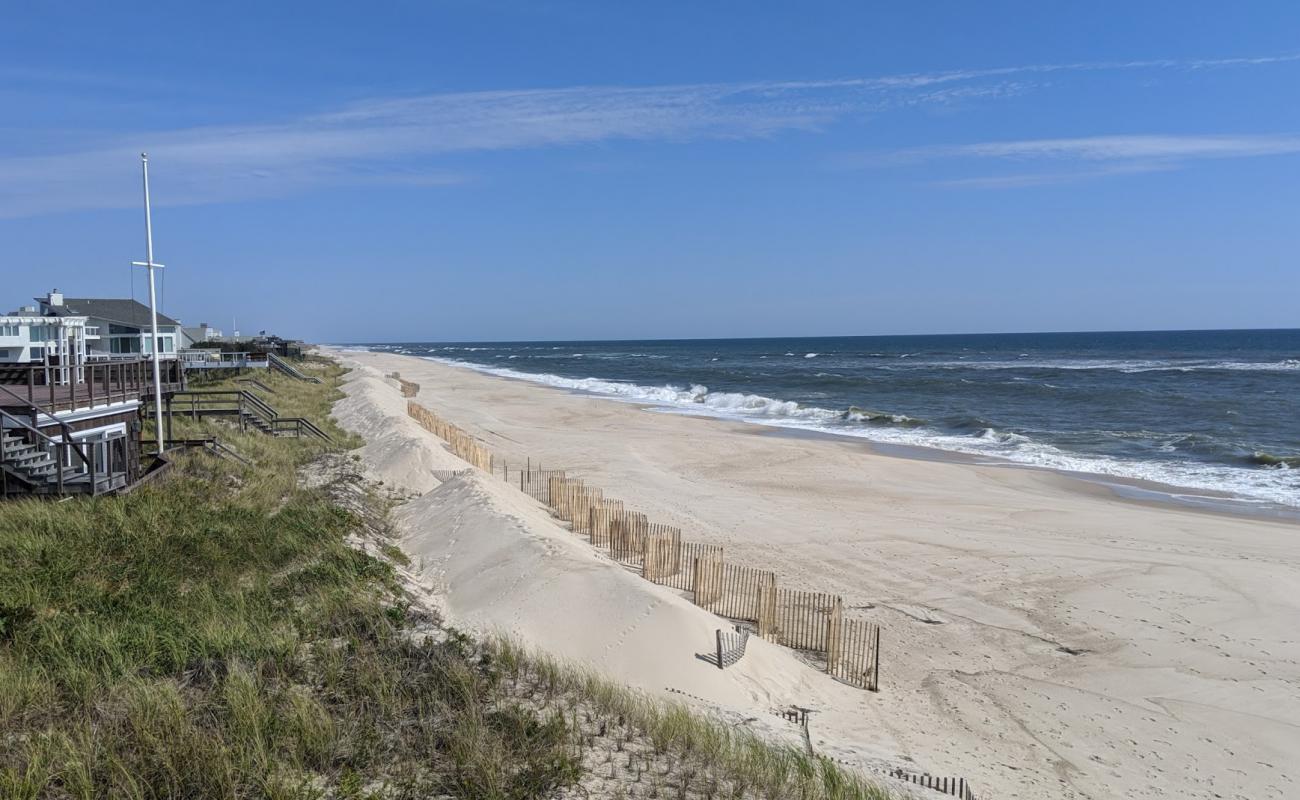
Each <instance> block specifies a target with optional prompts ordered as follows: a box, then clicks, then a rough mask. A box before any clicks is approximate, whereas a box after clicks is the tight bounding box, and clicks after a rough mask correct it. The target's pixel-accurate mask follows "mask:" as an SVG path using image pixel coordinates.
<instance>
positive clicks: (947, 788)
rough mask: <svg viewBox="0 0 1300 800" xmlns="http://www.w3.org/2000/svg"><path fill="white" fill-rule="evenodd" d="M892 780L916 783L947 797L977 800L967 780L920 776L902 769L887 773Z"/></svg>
mask: <svg viewBox="0 0 1300 800" xmlns="http://www.w3.org/2000/svg"><path fill="white" fill-rule="evenodd" d="M886 774H887V775H889V776H890V777H892V778H898V779H899V780H904V781H907V782H908V783H914V784H916V785H917V786H924V787H925V788H927V789H933V790H934V791H936V792H941V793H943V794H946V795H951V796H953V797H958V798H961V800H975V792H974V791H973V790H972V789H971V788H970V784H969V783H967V782H966V779H965V778H944V777H940V776H938V775H926V774H922V775H918V774H916V773H914V772H907V771H906V770H902V769H894V770H890V771H889V772H887V773H886Z"/></svg>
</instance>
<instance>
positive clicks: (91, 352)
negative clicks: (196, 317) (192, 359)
mask: <svg viewBox="0 0 1300 800" xmlns="http://www.w3.org/2000/svg"><path fill="white" fill-rule="evenodd" d="M36 301H37V302H38V303H39V304H40V307H39V309H38V311H39V313H40V315H41V316H43V317H85V318H86V328H87V334H86V337H85V339H86V350H85V352H86V357H87V358H88V359H91V360H95V359H100V358H111V357H118V356H132V355H149V354H151V353H152V352H153V339H152V337H151V336H150V328H149V307H148V306H146V305H145V304H143V303H141V302H139V301H136V300H126V299H110V298H88V297H87V298H74V297H64V296H63V294H62V293H60V292H59V290H58V289H55V290H53V291H51V292H50V293H49V294H47V295H46V296H45V297H38V298H36ZM180 329H181V324H180V322H178V321H177V320H174V319H172V318H171V317H168V316H166V315H165V314H159V315H158V349H159V351H160V352H161V353H162V356H163V358H164V359H166V358H175V357H176V351H177V349H178V345H179V344H180V336H181V333H180Z"/></svg>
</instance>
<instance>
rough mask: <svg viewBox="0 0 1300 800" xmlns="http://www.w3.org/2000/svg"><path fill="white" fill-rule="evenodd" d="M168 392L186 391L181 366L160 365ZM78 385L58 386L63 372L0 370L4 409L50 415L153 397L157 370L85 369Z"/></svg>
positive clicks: (132, 365)
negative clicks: (154, 378) (34, 411)
mask: <svg viewBox="0 0 1300 800" xmlns="http://www.w3.org/2000/svg"><path fill="white" fill-rule="evenodd" d="M159 367H160V369H161V377H162V390H163V392H164V393H171V392H176V391H180V390H182V389H184V388H185V382H184V374H183V371H182V367H181V365H180V362H178V361H171V360H167V361H162V362H160V364H159ZM73 370H76V371H78V372H80V377H81V380H80V381H74V382H68V383H60V382H58V380H59V379H60V377H61V376H60V375H58V372H59V368H58V367H53V368H49V369H46V368H44V367H29V366H6V367H4V368H0V408H3V409H5V410H7V411H10V412H11V413H16V412H20V411H27V410H30V409H31V408H33V407H35V408H38V409H39V410H40V411H42V412H44V413H46V414H57V413H61V412H65V411H72V410H74V409H94V408H102V407H105V406H110V405H113V404H115V403H124V402H126V401H128V400H139V399H140V397H141V396H142V395H146V394H150V393H152V392H153V365H152V364H151V362H149V361H148V360H145V359H137V360H131V361H105V362H92V363H89V364H84V365H82V366H81V367H75V368H70V370H68V371H73Z"/></svg>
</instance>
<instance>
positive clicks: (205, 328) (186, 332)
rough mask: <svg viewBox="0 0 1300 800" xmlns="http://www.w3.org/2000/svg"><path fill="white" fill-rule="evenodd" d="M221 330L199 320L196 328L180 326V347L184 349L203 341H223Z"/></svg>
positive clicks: (200, 343)
mask: <svg viewBox="0 0 1300 800" xmlns="http://www.w3.org/2000/svg"><path fill="white" fill-rule="evenodd" d="M223 338H224V337H222V335H221V331H220V330H219V329H217V328H214V327H212V326H211V325H209V324H208V323H206V322H200V323H199V327H197V328H181V349H182V350H185V349H187V348H190V347H194V346H195V345H202V344H204V343H205V342H220V341H223Z"/></svg>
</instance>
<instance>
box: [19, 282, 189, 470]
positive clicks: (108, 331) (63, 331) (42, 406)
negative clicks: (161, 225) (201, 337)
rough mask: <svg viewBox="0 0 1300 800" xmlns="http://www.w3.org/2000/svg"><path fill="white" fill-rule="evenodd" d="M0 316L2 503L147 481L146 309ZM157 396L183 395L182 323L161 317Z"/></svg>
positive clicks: (114, 304)
mask: <svg viewBox="0 0 1300 800" xmlns="http://www.w3.org/2000/svg"><path fill="white" fill-rule="evenodd" d="M36 300H37V303H38V305H36V306H25V307H22V308H20V309H18V310H17V311H15V312H13V313H10V314H5V315H3V316H0V496H15V495H33V494H37V495H39V494H55V495H66V494H78V493H79V494H101V493H104V492H111V491H117V490H119V489H122V488H124V487H127V486H129V485H132V484H133V483H134V482H135V481H136V480H138V479H139V478H140V476H141V475H142V473H143V471H144V469H145V465H144V464H143V463H142V460H141V449H140V433H141V428H142V422H143V417H142V409H143V406H144V402H145V398H146V395H148V394H150V393H152V391H153V365H152V363H151V361H152V358H151V354H152V352H153V348H152V339H151V336H150V331H149V309H148V307H146V306H144V305H142V304H140V303H138V302H136V301H134V300H115V299H72V298H64V297H63V295H62V294H61V293H59V292H58V291H57V290H55V291H52V292H50V293H49V294H48V295H46V296H45V297H44V298H36ZM158 323H159V325H158V327H159V339H160V343H159V348H158V349H159V350H160V351H161V357H160V358H159V359H158V361H159V367H160V383H159V385H160V388H161V389H162V390H163V391H164V393H165V394H166V395H167V396H170V395H171V394H172V393H174V392H176V391H178V390H180V389H183V388H184V371H183V369H182V366H181V364H180V362H179V361H178V360H177V359H176V358H175V351H176V339H177V335H178V329H179V327H180V326H179V323H178V322H176V321H175V320H172V319H170V318H168V317H164V316H163V315H159V317H158Z"/></svg>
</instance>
